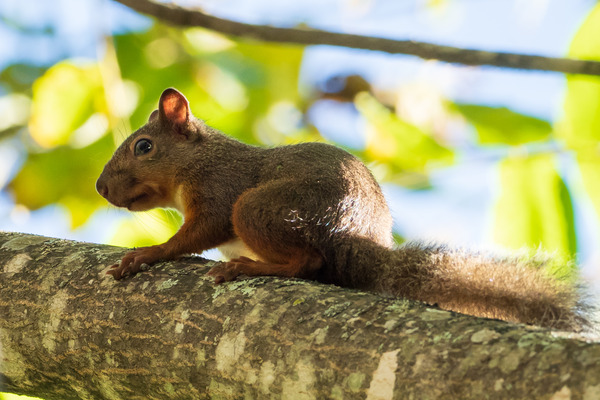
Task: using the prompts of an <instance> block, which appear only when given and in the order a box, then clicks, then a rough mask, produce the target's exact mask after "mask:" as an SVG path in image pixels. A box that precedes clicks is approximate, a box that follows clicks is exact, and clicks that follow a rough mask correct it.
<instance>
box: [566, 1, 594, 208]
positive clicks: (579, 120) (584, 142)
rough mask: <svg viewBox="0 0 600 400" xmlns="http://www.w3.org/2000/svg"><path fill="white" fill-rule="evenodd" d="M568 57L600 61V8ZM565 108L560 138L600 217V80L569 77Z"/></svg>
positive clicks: (589, 18) (583, 28)
mask: <svg viewBox="0 0 600 400" xmlns="http://www.w3.org/2000/svg"><path fill="white" fill-rule="evenodd" d="M569 56H571V57H574V58H582V59H592V60H600V4H596V6H595V7H594V8H593V9H592V11H591V12H590V14H589V15H588V16H587V18H586V19H585V21H584V22H583V24H582V25H581V27H580V28H579V30H578V32H577V34H576V35H575V37H574V39H573V42H572V43H571V47H570V49H569ZM564 108H565V113H564V120H563V121H562V122H561V124H560V125H559V127H560V129H559V130H558V131H557V136H558V137H559V138H561V139H562V140H563V141H564V142H565V144H566V145H567V146H568V147H569V148H571V149H572V150H574V151H575V153H576V155H577V162H578V165H579V169H580V171H581V176H582V179H583V184H584V187H585V188H586V190H587V192H588V194H589V196H590V199H591V200H592V203H593V204H594V207H595V208H596V212H597V213H599V214H600V190H599V189H598V179H599V178H600V152H599V151H598V148H599V144H600V78H597V77H590V76H582V75H573V76H569V77H568V78H567V93H566V96H565V104H564Z"/></svg>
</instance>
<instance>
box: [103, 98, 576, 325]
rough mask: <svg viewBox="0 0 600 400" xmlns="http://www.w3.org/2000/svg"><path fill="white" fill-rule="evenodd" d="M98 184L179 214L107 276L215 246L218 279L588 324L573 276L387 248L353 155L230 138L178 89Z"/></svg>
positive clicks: (435, 249)
mask: <svg viewBox="0 0 600 400" xmlns="http://www.w3.org/2000/svg"><path fill="white" fill-rule="evenodd" d="M96 188H97V190H98V193H100V195H102V196H103V197H105V198H106V199H107V200H108V201H109V202H110V203H112V204H114V205H115V206H118V207H125V208H127V209H129V210H131V211H143V210H149V209H151V208H154V207H172V208H175V209H177V210H179V211H180V212H181V213H182V214H183V216H184V223H183V225H182V226H181V228H180V229H179V231H178V232H177V233H176V234H175V235H174V236H173V237H172V238H171V239H169V240H168V241H167V242H166V243H164V244H161V245H156V246H150V247H142V248H138V249H135V250H133V251H130V252H129V253H127V254H126V255H125V256H124V257H123V259H122V260H121V262H120V264H116V265H113V266H112V267H111V269H110V270H109V271H108V274H111V275H112V276H113V277H114V278H115V279H121V278H123V277H124V276H127V275H133V274H136V273H137V272H139V271H140V270H141V266H142V264H151V263H154V262H156V261H159V260H172V259H175V258H177V257H179V256H182V255H184V254H189V253H200V252H202V251H204V250H207V249H211V248H215V247H219V248H220V249H221V250H223V253H225V254H226V256H229V258H230V259H231V260H230V261H228V262H225V263H221V264H218V265H216V266H214V267H213V268H212V269H211V270H210V271H209V272H208V274H209V275H210V276H212V277H214V279H215V283H222V282H225V281H231V280H234V279H235V278H236V277H237V276H239V275H242V274H243V275H248V276H259V275H275V276H284V277H298V278H305V279H313V280H316V281H319V282H324V283H333V284H337V285H340V286H344V287H349V288H356V289H363V290H371V291H376V292H380V293H384V294H388V295H393V296H398V297H403V298H407V299H412V300H419V301H422V302H425V303H428V304H431V305H435V304H436V305H438V306H439V307H440V308H443V309H447V310H453V311H458V312H461V313H466V314H472V315H476V316H482V317H489V318H498V319H503V320H507V321H514V322H522V323H527V324H535V325H541V326H547V327H554V328H558V329H570V330H580V329H581V328H582V327H584V326H586V324H587V319H586V318H587V317H586V316H585V311H586V310H585V308H584V306H583V305H582V304H583V303H582V301H581V295H580V292H579V289H578V287H577V285H575V284H573V283H572V282H571V283H569V282H564V281H561V280H560V279H557V278H555V277H553V276H552V274H551V273H549V272H548V271H547V270H544V269H543V268H542V269H540V268H536V267H535V266H534V265H533V264H538V263H536V262H526V261H522V260H519V259H517V258H514V259H495V258H492V257H489V256H483V255H478V254H469V253H466V252H462V251H456V250H448V249H446V248H444V247H442V246H437V245H424V244H420V243H412V244H410V243H409V244H405V245H404V246H401V247H399V248H397V249H392V246H393V240H392V218H391V215H390V212H389V209H388V206H387V204H386V201H385V199H384V196H383V194H382V192H381V189H380V187H379V185H378V183H377V182H376V181H375V179H374V178H373V176H372V175H371V173H370V172H369V170H368V169H367V167H366V166H365V165H364V164H363V163H362V162H361V161H360V160H358V159H357V158H356V157H354V156H352V155H351V154H349V153H347V152H346V151H344V150H342V149H339V148H337V147H335V146H332V145H328V144H324V143H301V144H295V145H289V146H281V147H274V148H261V147H255V146H250V145H247V144H244V143H241V142H238V141H236V140H234V139H232V138H230V137H227V136H225V135H224V134H222V133H220V132H219V131H217V130H216V129H213V128H211V127H209V126H207V125H206V124H205V123H204V122H203V121H201V120H199V119H196V118H195V117H194V116H193V115H192V114H191V112H190V107H189V104H188V101H187V99H186V98H185V97H184V96H183V95H182V94H181V93H179V92H178V91H177V90H175V89H166V90H165V91H164V92H163V93H162V95H161V97H160V101H159V108H158V110H155V111H154V112H152V114H151V115H150V118H149V120H148V122H147V123H146V124H145V125H144V126H142V127H141V128H140V129H138V130H137V131H136V132H134V133H133V134H132V135H131V136H129V137H128V138H127V139H126V140H125V141H124V142H123V143H122V144H121V146H120V147H119V148H118V149H117V150H116V151H115V153H114V155H113V157H112V159H111V160H110V161H109V162H108V163H107V164H106V166H105V167H104V171H103V172H102V174H101V175H100V177H99V178H98V181H97V183H96Z"/></svg>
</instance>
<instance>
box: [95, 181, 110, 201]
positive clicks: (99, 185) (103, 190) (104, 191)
mask: <svg viewBox="0 0 600 400" xmlns="http://www.w3.org/2000/svg"><path fill="white" fill-rule="evenodd" d="M96 191H97V192H98V194H99V195H100V196H102V197H104V198H106V196H108V185H107V184H106V183H105V182H104V179H102V176H100V178H98V180H97V181H96Z"/></svg>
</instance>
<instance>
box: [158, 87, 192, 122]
mask: <svg viewBox="0 0 600 400" xmlns="http://www.w3.org/2000/svg"><path fill="white" fill-rule="evenodd" d="M158 112H159V116H160V119H161V120H162V121H168V122H170V123H171V124H173V125H176V126H183V125H185V124H187V122H188V121H189V119H190V105H189V103H188V101H187V99H186V98H185V96H184V95H182V94H181V93H179V92H178V91H177V90H176V89H173V88H169V89H165V91H164V92H163V93H162V95H161V96H160V100H159V102H158ZM150 118H152V115H150Z"/></svg>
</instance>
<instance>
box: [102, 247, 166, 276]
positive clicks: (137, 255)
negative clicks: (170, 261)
mask: <svg viewBox="0 0 600 400" xmlns="http://www.w3.org/2000/svg"><path fill="white" fill-rule="evenodd" d="M164 256H165V254H164V252H163V251H162V249H161V248H160V247H159V246H151V247H141V248H139V249H135V250H133V251H130V252H129V253H127V254H125V256H123V259H122V260H121V263H119V264H115V265H113V266H111V267H110V269H109V270H108V271H106V274H107V275H112V276H113V278H115V280H119V279H122V278H124V277H126V276H133V275H135V274H137V273H138V272H140V271H144V270H146V269H147V267H148V265H149V264H151V263H154V262H156V261H158V260H160V259H162V258H163V257H164ZM144 267H146V268H144Z"/></svg>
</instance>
